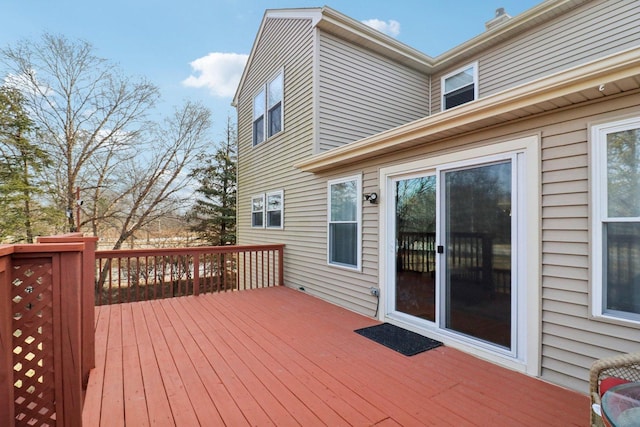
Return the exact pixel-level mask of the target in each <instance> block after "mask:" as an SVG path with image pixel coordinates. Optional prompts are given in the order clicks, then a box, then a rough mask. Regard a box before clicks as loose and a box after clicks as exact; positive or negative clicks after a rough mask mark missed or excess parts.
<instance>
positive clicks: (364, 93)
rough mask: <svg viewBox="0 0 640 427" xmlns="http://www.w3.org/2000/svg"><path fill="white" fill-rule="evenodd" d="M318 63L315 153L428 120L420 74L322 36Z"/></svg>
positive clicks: (423, 77) (424, 78)
mask: <svg viewBox="0 0 640 427" xmlns="http://www.w3.org/2000/svg"><path fill="white" fill-rule="evenodd" d="M318 63H319V66H318V70H319V72H318V103H319V105H320V109H319V114H318V144H319V149H318V150H319V152H323V151H327V150H330V149H332V148H336V147H339V146H341V145H344V144H348V143H350V142H353V141H356V140H358V139H361V138H364V137H366V136H369V135H373V134H376V133H379V132H382V131H384V130H387V129H391V128H393V127H396V126H399V125H402V124H405V123H408V122H410V121H412V120H416V119H419V118H421V117H425V116H427V115H428V114H429V79H428V76H426V75H424V74H421V73H418V72H417V71H415V70H413V69H410V68H408V67H405V66H402V65H400V64H398V63H396V62H394V61H393V60H390V59H387V58H385V57H383V56H381V55H378V54H376V53H374V52H372V51H370V50H367V49H365V48H361V47H359V46H356V45H354V44H352V43H349V42H346V41H344V40H341V39H339V38H338V37H336V36H333V35H331V34H328V33H325V32H321V33H320V37H319V55H318Z"/></svg>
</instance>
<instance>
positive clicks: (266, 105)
mask: <svg viewBox="0 0 640 427" xmlns="http://www.w3.org/2000/svg"><path fill="white" fill-rule="evenodd" d="M280 76H282V99H281V101H280V131H278V132H276V133H274V134H273V135H271V136H269V124H270V123H269V85H270V84H271V83H272V82H273V81H274V80H276V79H277V78H278V77H280ZM284 86H285V77H284V68H281V69H280V70H279V71H278V72H277V73H275V74H274V75H273V76H272V77H271V78H270V79H268V80H267V82H266V83H265V84H263V85H262V86H260V88H259V89H258V90H257V91H256V92H255V94H254V95H253V97H252V98H251V112H252V113H251V117H252V120H251V143H252V146H253V147H257V146H258V145H260V144H262V143H264V142H267V141H268V140H269V139H272V138H275V137H277V136H278V135H280V134H281V133H282V132H284ZM261 92H264V113H263V114H262V116H263V121H262V135H263V139H262V141H259V142H256V141H255V134H254V123H255V122H256V119H257V117H256V116H255V110H254V107H255V98H256V96H258V95H259V94H260V93H261Z"/></svg>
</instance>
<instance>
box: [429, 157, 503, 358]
mask: <svg viewBox="0 0 640 427" xmlns="http://www.w3.org/2000/svg"><path fill="white" fill-rule="evenodd" d="M511 169H512V168H511V162H510V161H508V162H501V163H495V164H489V165H483V166H474V167H470V168H465V169H458V170H451V171H445V172H442V175H441V177H442V180H443V183H442V185H443V191H442V193H443V199H444V203H443V205H442V213H443V216H444V221H443V224H442V230H443V235H442V238H441V241H440V242H441V244H442V246H443V249H442V251H443V255H444V260H443V261H444V262H443V264H444V268H443V270H444V271H443V272H444V274H443V280H442V281H443V283H442V285H443V287H444V292H443V308H444V310H443V316H444V319H443V320H444V326H445V327H446V328H447V329H450V330H453V331H456V332H460V333H462V334H465V335H468V336H471V337H474V338H477V339H480V340H483V341H487V342H490V343H493V344H497V345H499V346H502V347H506V348H510V347H511V317H512V316H511V294H512V292H511V237H512V233H511V211H512V206H511V205H512V202H511V199H512V179H511V176H512V170H511Z"/></svg>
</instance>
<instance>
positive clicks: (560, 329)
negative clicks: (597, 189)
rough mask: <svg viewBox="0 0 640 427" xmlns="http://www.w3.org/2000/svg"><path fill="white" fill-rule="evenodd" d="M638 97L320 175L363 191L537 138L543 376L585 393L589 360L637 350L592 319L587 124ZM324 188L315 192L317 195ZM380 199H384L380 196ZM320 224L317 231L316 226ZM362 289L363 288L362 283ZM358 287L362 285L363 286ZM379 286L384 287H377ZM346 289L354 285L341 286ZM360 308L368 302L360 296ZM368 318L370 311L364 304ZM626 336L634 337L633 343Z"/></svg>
mask: <svg viewBox="0 0 640 427" xmlns="http://www.w3.org/2000/svg"><path fill="white" fill-rule="evenodd" d="M639 99H640V93H638V92H637V91H636V92H634V93H632V94H628V95H625V96H621V97H615V98H614V99H612V100H607V101H603V102H591V103H586V105H584V106H581V107H579V108H565V109H563V110H562V111H554V112H551V113H545V114H541V115H539V116H534V117H533V118H530V119H528V120H525V121H519V122H518V123H517V124H507V125H505V126H503V127H500V128H497V129H493V130H491V131H485V132H477V133H475V134H472V135H465V136H464V137H460V138H456V139H455V141H453V140H450V141H440V142H438V143H435V144H430V145H428V146H423V147H420V148H416V149H414V150H410V151H405V152H399V153H397V154H395V155H393V156H388V157H386V158H385V159H384V162H380V161H368V162H366V163H365V162H363V163H360V164H358V165H357V167H353V168H351V169H346V170H341V171H335V172H332V173H331V174H323V175H322V177H323V178H324V179H325V180H327V179H332V178H336V177H339V176H348V175H351V174H354V173H356V172H362V173H363V174H364V179H363V182H364V185H363V191H364V192H367V191H373V190H375V189H377V188H378V187H379V183H378V176H379V172H378V171H379V169H380V167H383V166H391V165H397V164H402V163H406V162H410V161H415V160H418V159H421V158H427V157H429V156H432V155H435V154H441V153H444V152H450V151H452V150H462V149H467V148H471V147H476V146H480V145H488V144H491V143H492V142H498V141H504V140H508V139H513V138H516V137H520V136H526V135H532V134H540V135H541V136H542V139H541V147H542V148H541V153H540V156H541V159H542V164H541V172H540V173H541V182H542V189H541V197H542V200H541V213H542V215H541V218H542V230H541V247H542V254H541V259H542V270H541V271H542V277H541V278H540V280H541V284H542V292H541V295H542V365H541V368H542V371H541V375H542V377H543V378H544V379H547V380H549V381H552V382H554V383H557V384H561V385H563V386H566V387H569V388H572V389H575V390H578V391H580V392H584V393H586V392H587V390H588V370H589V367H590V365H591V363H592V362H593V360H595V359H597V358H600V357H604V356H608V355H611V354H615V353H621V352H629V351H635V350H637V348H638V346H639V345H640V338H638V337H640V327H638V326H637V325H636V326H633V325H629V324H626V325H625V324H614V323H611V322H603V321H601V320H595V319H592V318H591V317H590V303H589V298H590V293H589V292H590V262H591V260H590V257H589V221H588V219H589V209H590V206H589V180H588V175H589V165H588V152H589V148H588V141H587V140H588V136H587V135H588V132H589V124H590V123H592V122H595V121H602V120H607V119H611V120H612V121H613V120H615V119H617V118H619V117H620V116H624V115H628V114H636V115H640V103H639V102H638V100H639ZM322 189H323V187H322V186H321V187H320V188H318V189H316V192H318V193H320V190H322ZM382 197H385V196H384V195H382ZM367 205H368V204H365V206H364V212H363V218H364V224H363V225H364V236H363V241H364V243H363V246H364V250H363V252H364V259H365V262H364V268H363V272H362V275H361V277H360V280H361V281H362V284H365V283H366V285H367V286H368V284H369V283H373V282H374V280H377V275H378V259H377V257H378V252H377V241H378V238H379V236H378V234H377V230H378V228H379V214H380V212H379V205H368V206H367ZM319 226H323V224H320V225H319ZM362 284H361V285H362ZM361 285H360V286H361ZM381 285H382V286H384V283H381ZM343 286H344V287H345V291H343V292H347V290H349V289H356V288H357V287H358V286H359V285H358V284H356V283H353V282H351V281H349V282H343ZM362 298H363V301H362V305H363V307H366V302H367V301H369V298H366V297H365V296H362ZM369 310H370V311H369V312H368V313H366V314H369V315H373V314H374V312H373V311H374V310H375V306H371V305H369ZM632 337H636V339H633V338H632Z"/></svg>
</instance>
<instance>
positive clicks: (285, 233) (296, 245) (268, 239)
mask: <svg viewBox="0 0 640 427" xmlns="http://www.w3.org/2000/svg"><path fill="white" fill-rule="evenodd" d="M313 49H314V30H313V29H312V27H311V20H303V19H268V20H267V21H266V23H265V25H264V28H263V30H262V33H261V38H260V40H258V44H257V49H256V51H255V53H254V58H253V61H252V64H251V68H250V70H248V73H247V77H246V80H245V84H244V86H243V91H242V93H241V94H240V96H239V99H238V130H239V134H238V142H239V154H238V156H239V162H238V168H239V169H238V182H239V186H238V190H239V192H238V242H239V243H240V244H259V243H284V244H285V245H286V246H285V251H284V264H285V277H284V281H285V284H286V285H287V286H289V287H293V288H296V289H300V288H304V289H305V291H306V292H308V293H310V294H313V295H315V296H318V297H320V298H323V299H325V300H327V301H330V302H333V303H336V304H339V305H341V306H343V307H347V308H349V309H351V310H354V311H357V312H360V313H366V314H370V313H373V311H374V310H375V303H376V300H375V298H374V297H373V296H371V295H370V293H369V288H370V287H371V286H377V270H375V269H373V270H372V269H371V268H370V267H371V266H372V265H373V264H375V259H374V257H375V256H376V255H377V245H376V240H375V239H376V238H377V232H376V230H373V229H371V228H370V227H369V228H367V229H366V230H365V231H364V242H363V252H364V253H365V254H366V255H365V256H364V257H363V264H364V265H365V266H367V271H366V273H365V272H358V271H351V270H347V269H343V268H338V267H333V266H328V265H327V202H326V200H327V181H328V180H329V179H333V178H338V177H343V176H346V175H344V174H340V173H338V174H336V175H331V176H317V175H313V174H309V173H303V172H300V171H299V170H297V169H295V168H294V167H293V164H294V163H296V162H297V161H299V160H301V159H304V158H307V157H308V156H309V155H311V154H312V150H313V141H314V139H313V135H314V125H313V82H312V79H313V58H314V52H313ZM283 52H284V53H283ZM283 67H284V80H285V87H284V132H283V133H281V134H280V135H278V136H276V137H275V138H270V139H268V140H266V141H265V142H263V143H261V144H259V145H257V146H255V147H253V146H252V134H251V132H252V120H253V118H252V100H253V95H254V94H255V93H257V91H258V90H259V88H260V87H261V85H263V84H264V83H265V82H266V81H267V80H268V79H269V78H271V77H272V76H273V75H275V73H277V72H278V70H280V69H282V68H283ZM353 174H354V173H352V172H350V175H353ZM363 185H364V189H365V191H373V190H370V189H367V188H366V185H367V183H366V182H363ZM280 189H282V190H283V191H284V229H282V230H278V229H258V228H252V227H251V197H252V196H254V195H257V194H264V193H267V192H270V191H275V190H280ZM371 209H372V208H369V207H366V206H363V215H364V216H365V217H367V218H370V217H371V216H372V215H371ZM372 236H373V237H372Z"/></svg>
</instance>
